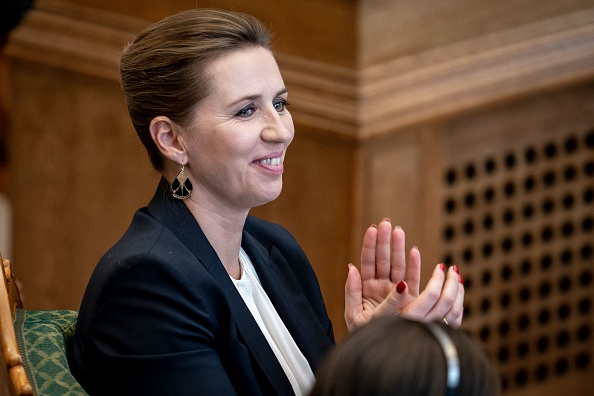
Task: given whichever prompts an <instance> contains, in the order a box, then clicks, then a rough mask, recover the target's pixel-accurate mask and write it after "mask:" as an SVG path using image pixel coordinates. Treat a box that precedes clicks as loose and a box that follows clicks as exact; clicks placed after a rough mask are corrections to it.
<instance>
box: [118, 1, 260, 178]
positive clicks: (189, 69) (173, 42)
mask: <svg viewBox="0 0 594 396" xmlns="http://www.w3.org/2000/svg"><path fill="white" fill-rule="evenodd" d="M250 46H261V47H264V48H267V49H269V50H270V49H271V48H270V33H269V32H268V30H267V29H266V27H264V25H262V23H261V22H260V21H259V20H257V19H256V18H255V17H253V16H251V15H248V14H244V13H240V12H233V11H226V10H217V9H209V8H197V9H191V10H187V11H183V12H180V13H178V14H174V15H171V16H168V17H166V18H164V19H162V20H160V21H158V22H156V23H154V24H152V25H151V26H149V27H147V28H146V29H145V30H143V31H142V32H141V33H140V34H139V35H138V36H137V37H136V38H135V39H134V41H133V42H132V43H130V44H129V45H127V46H126V48H125V49H124V51H123V53H122V56H121V58H120V77H121V80H122V88H123V90H124V95H125V99H126V104H127V106H128V113H129V115H130V119H131V120H132V124H133V125H134V128H135V129H136V133H137V134H138V137H139V138H140V140H141V142H142V144H143V145H144V147H145V148H146V150H147V153H148V155H149V159H150V161H151V164H152V166H153V167H154V168H155V169H156V170H157V171H160V172H161V171H163V170H164V168H165V165H164V160H163V157H162V155H161V153H160V152H159V150H158V148H157V146H156V145H155V143H154V142H153V140H152V138H151V135H150V131H149V127H150V123H151V120H152V119H153V118H155V117H157V116H167V117H169V118H170V119H171V120H173V121H174V122H176V123H178V124H180V125H182V126H186V123H187V122H188V119H189V115H190V113H191V111H192V109H193V108H194V107H195V106H196V104H198V103H199V102H200V101H201V100H202V99H204V98H205V97H206V96H208V94H209V90H210V88H211V87H210V85H209V80H208V76H207V74H206V72H205V71H206V68H207V67H208V65H209V64H210V63H211V62H213V61H214V60H216V59H217V58H219V57H220V56H222V55H225V54H228V53H230V52H232V51H236V50H240V49H243V48H246V47H250Z"/></svg>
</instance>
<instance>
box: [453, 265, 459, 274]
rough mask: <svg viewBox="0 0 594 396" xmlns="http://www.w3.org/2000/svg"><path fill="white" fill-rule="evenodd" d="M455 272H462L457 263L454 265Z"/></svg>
mask: <svg viewBox="0 0 594 396" xmlns="http://www.w3.org/2000/svg"><path fill="white" fill-rule="evenodd" d="M454 272H455V273H457V274H460V269H458V266H457V265H454Z"/></svg>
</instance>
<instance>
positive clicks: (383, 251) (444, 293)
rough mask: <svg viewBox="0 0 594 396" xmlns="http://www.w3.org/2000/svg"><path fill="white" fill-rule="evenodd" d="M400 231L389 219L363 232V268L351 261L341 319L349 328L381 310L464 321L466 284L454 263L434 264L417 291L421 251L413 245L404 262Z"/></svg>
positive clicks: (456, 322) (382, 312)
mask: <svg viewBox="0 0 594 396" xmlns="http://www.w3.org/2000/svg"><path fill="white" fill-rule="evenodd" d="M404 242H405V236H404V231H403V230H402V229H401V228H400V227H394V228H392V224H391V223H390V221H389V220H388V219H384V220H382V221H381V222H380V223H379V225H378V226H377V227H376V226H375V225H372V226H370V227H369V228H368V229H367V231H366V232H365V236H364V237H363V247H362V249H361V273H359V270H358V269H357V268H356V267H355V266H354V265H353V264H349V266H348V274H347V281H346V285H345V313H344V316H345V320H346V323H347V327H348V329H349V331H352V330H353V329H355V328H356V327H358V326H360V325H362V324H363V323H366V322H368V321H369V320H370V319H371V318H372V317H374V316H379V315H390V314H396V315H403V316H407V317H410V318H413V319H417V320H427V321H429V320H441V319H445V321H446V322H447V323H448V324H449V325H451V326H453V327H460V326H461V324H462V315H463V303H464V285H463V282H462V276H461V275H460V274H459V272H458V268H457V267H456V266H452V267H450V268H449V269H447V272H446V267H445V265H444V264H438V265H437V266H436V267H435V269H434V270H433V273H432V275H431V278H430V279H429V281H428V282H427V286H426V287H425V289H424V290H423V291H422V292H421V293H419V286H420V281H421V254H420V252H419V250H418V249H417V248H416V247H413V248H412V249H411V250H410V253H409V262H408V266H407V263H406V252H405V243H404Z"/></svg>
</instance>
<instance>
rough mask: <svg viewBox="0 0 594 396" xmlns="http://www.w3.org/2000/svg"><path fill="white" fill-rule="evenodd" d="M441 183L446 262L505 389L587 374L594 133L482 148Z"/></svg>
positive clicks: (592, 322)
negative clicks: (456, 270)
mask: <svg viewBox="0 0 594 396" xmlns="http://www.w3.org/2000/svg"><path fill="white" fill-rule="evenodd" d="M519 133H521V132H519ZM443 177H444V184H445V190H444V191H445V196H444V198H443V212H444V219H445V221H444V224H443V228H442V231H443V240H444V241H445V247H446V251H445V252H444V262H446V263H447V264H452V263H456V264H457V265H459V266H460V267H461V269H462V273H463V275H464V277H465V285H466V291H467V294H466V302H465V319H464V327H465V328H466V329H468V330H469V332H471V333H472V334H473V335H474V336H475V337H476V338H478V339H480V340H481V341H482V343H483V344H484V346H485V348H486V350H487V351H488V353H489V354H491V355H492V357H493V358H494V360H495V361H496V362H497V364H498V366H499V369H500V372H501V374H502V378H503V388H504V392H511V391H512V390H514V389H518V388H522V387H529V386H531V385H532V384H535V383H545V382H547V381H553V380H554V379H555V378H559V377H562V376H565V375H568V374H569V373H571V372H573V371H584V370H592V368H593V367H592V366H593V365H594V355H593V354H594V334H593V331H594V309H593V307H592V304H593V301H592V299H593V296H594V279H593V277H594V254H593V249H594V129H588V128H586V129H584V130H579V131H573V130H572V131H566V132H563V131H558V132H556V133H554V134H548V135H546V136H544V138H543V137H541V136H540V135H538V134H534V135H533V136H532V137H531V138H530V137H529V138H525V139H523V141H522V143H521V144H516V145H514V146H512V147H511V148H509V149H506V150H504V151H496V148H493V151H492V152H489V150H488V149H487V150H482V152H480V153H479V155H477V156H475V157H472V156H469V157H468V158H465V159H464V160H463V161H460V162H456V161H451V163H450V164H449V165H448V167H447V169H446V170H445V174H444V176H443Z"/></svg>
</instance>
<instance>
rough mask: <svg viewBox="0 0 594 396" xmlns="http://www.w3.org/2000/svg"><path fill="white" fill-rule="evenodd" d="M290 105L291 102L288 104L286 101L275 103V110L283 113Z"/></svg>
mask: <svg viewBox="0 0 594 396" xmlns="http://www.w3.org/2000/svg"><path fill="white" fill-rule="evenodd" d="M288 105H289V102H287V100H286V99H281V100H277V101H276V102H274V108H275V109H276V111H283V110H284V109H285V108H286V107H287V106H288Z"/></svg>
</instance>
